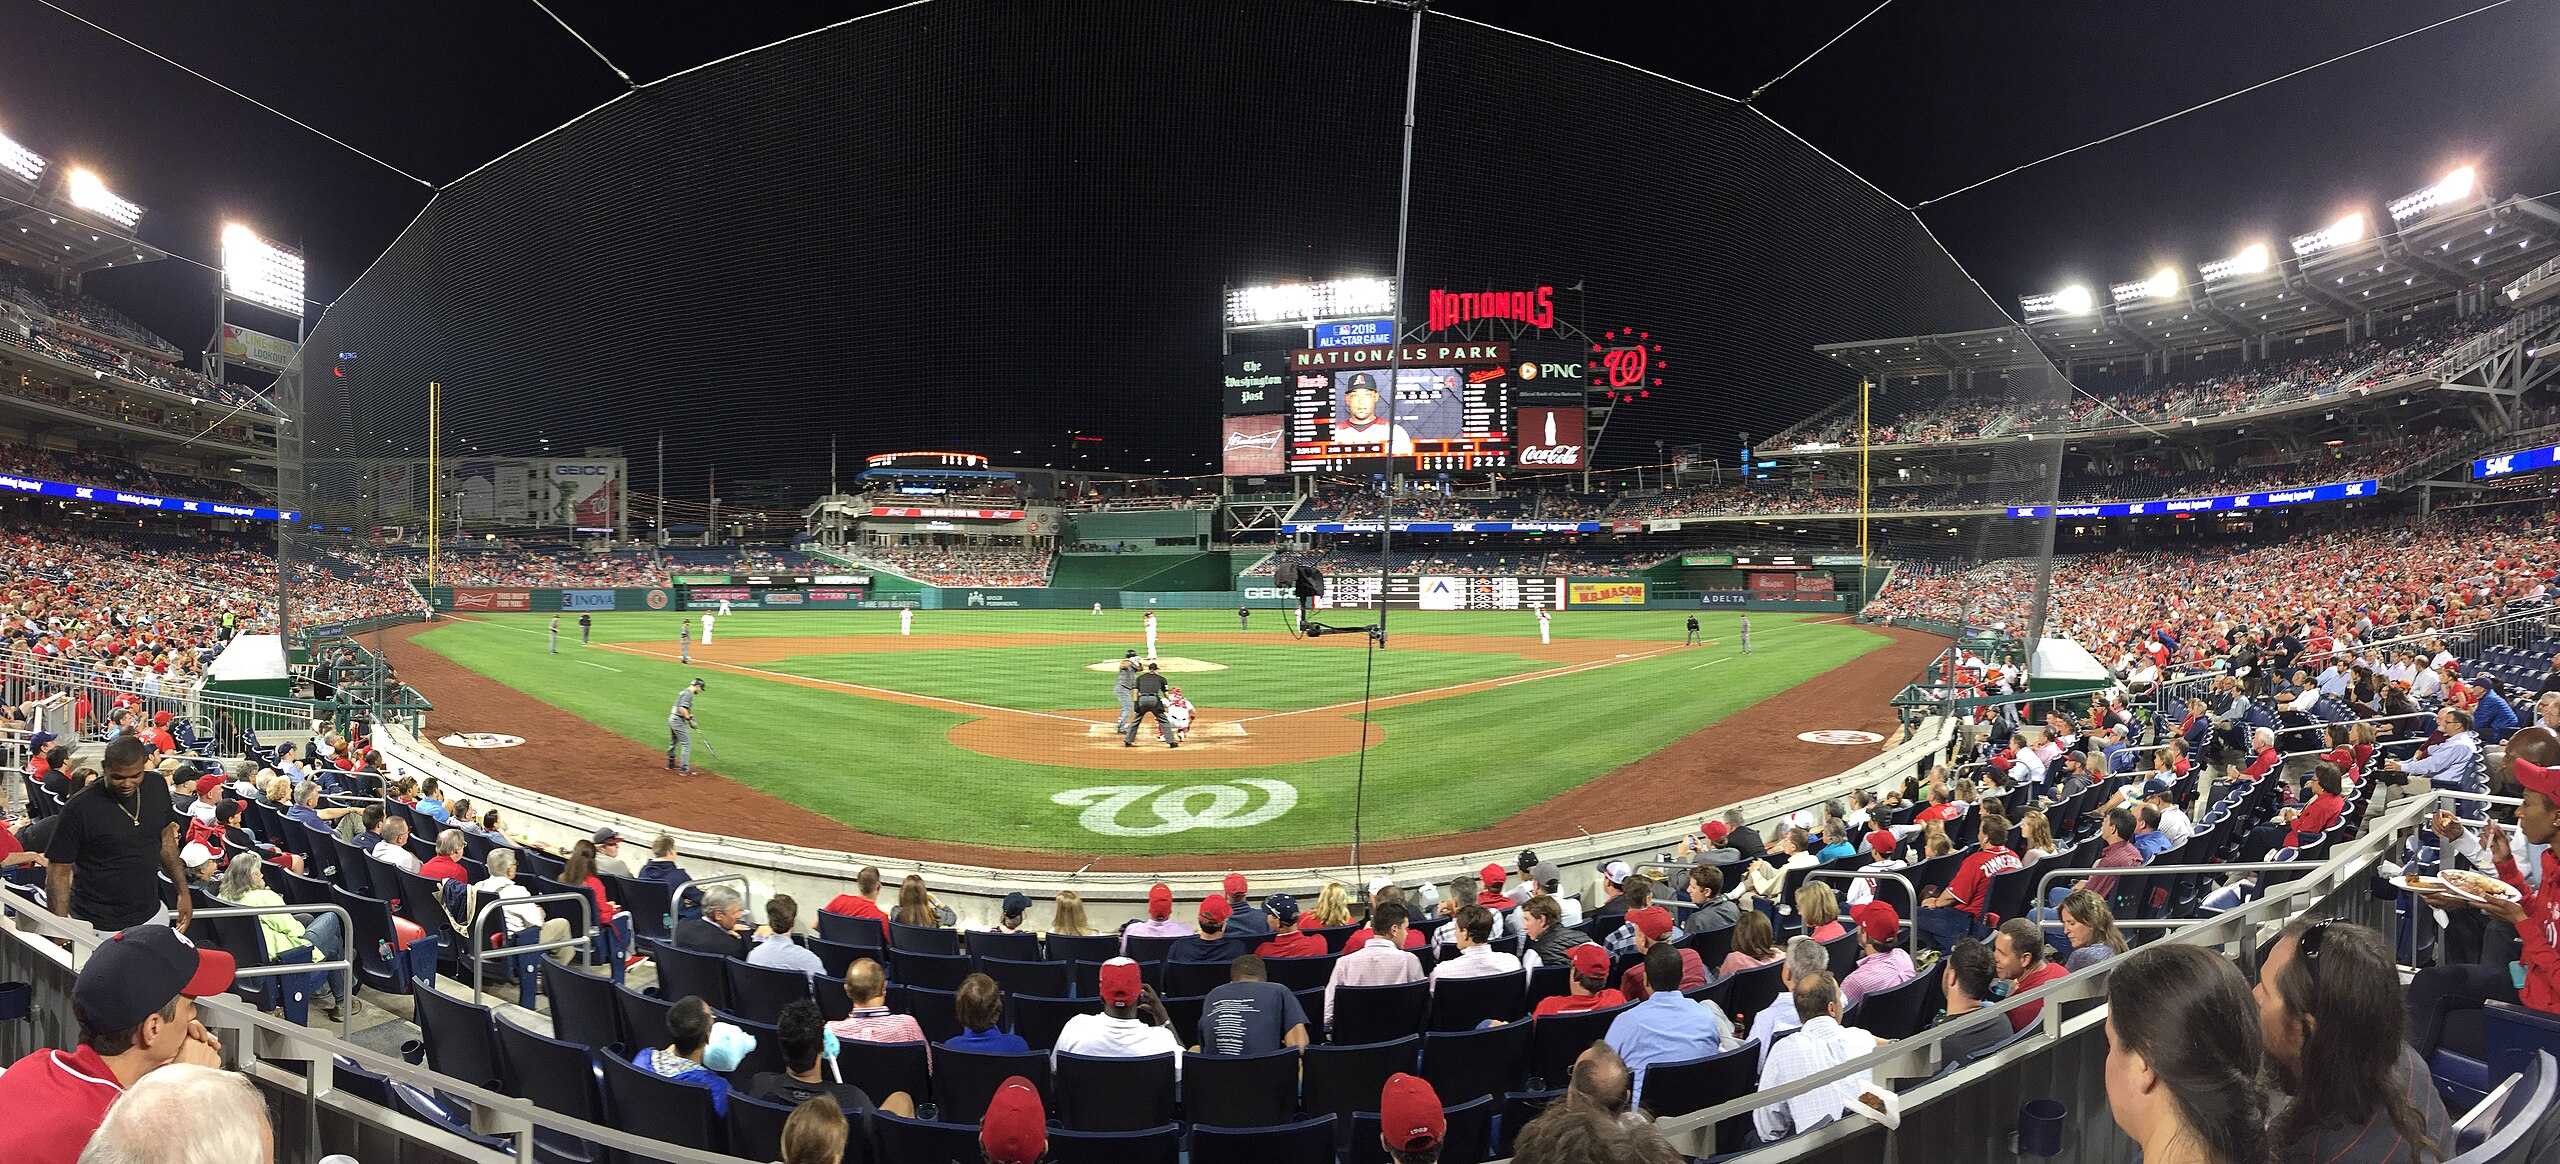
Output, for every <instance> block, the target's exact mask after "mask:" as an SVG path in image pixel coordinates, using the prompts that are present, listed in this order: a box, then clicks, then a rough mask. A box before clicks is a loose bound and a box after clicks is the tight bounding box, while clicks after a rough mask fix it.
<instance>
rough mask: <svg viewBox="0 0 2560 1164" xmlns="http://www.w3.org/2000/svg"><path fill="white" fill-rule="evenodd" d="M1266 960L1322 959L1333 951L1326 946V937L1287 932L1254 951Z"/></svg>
mask: <svg viewBox="0 0 2560 1164" xmlns="http://www.w3.org/2000/svg"><path fill="white" fill-rule="evenodd" d="M1253 952H1254V954H1255V955H1256V956H1259V957H1264V958H1321V957H1323V956H1325V955H1326V954H1330V953H1332V952H1333V950H1332V949H1331V948H1330V947H1328V946H1326V945H1325V944H1324V935H1322V934H1311V933H1308V932H1307V931H1305V930H1286V931H1283V932H1282V933H1281V934H1280V935H1279V936H1277V937H1274V938H1272V939H1271V940H1270V941H1267V942H1264V943H1262V945H1260V946H1258V947H1256V948H1255V949H1254V951H1253Z"/></svg>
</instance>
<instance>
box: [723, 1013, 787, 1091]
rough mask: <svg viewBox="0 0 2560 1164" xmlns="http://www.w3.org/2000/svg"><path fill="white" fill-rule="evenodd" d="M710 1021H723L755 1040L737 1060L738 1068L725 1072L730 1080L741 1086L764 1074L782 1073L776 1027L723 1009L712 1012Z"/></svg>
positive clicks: (780, 1040) (780, 1042) (777, 1029)
mask: <svg viewBox="0 0 2560 1164" xmlns="http://www.w3.org/2000/svg"><path fill="white" fill-rule="evenodd" d="M711 1018H712V1021H714V1022H724V1023H727V1024H729V1025H730V1026H733V1027H736V1028H738V1029H739V1030H742V1031H745V1032H746V1033H747V1034H748V1036H749V1037H751V1038H753V1039H755V1041H756V1044H755V1046H752V1047H749V1048H747V1053H746V1054H744V1055H741V1056H739V1057H738V1065H737V1066H735V1067H732V1068H730V1069H729V1072H728V1074H729V1077H730V1078H731V1079H734V1080H736V1081H737V1082H740V1083H745V1082H747V1081H749V1080H752V1079H754V1078H755V1077H756V1076H758V1075H762V1074H764V1073H765V1072H767V1071H771V1072H775V1073H777V1074H778V1073H780V1072H781V1071H782V1070H783V1066H782V1031H781V1029H780V1028H778V1027H775V1026H774V1025H773V1024H772V1023H760V1022H757V1021H755V1020H754V1019H751V1018H748V1017H746V1016H745V1015H739V1014H731V1013H729V1012H727V1011H725V1010H715V1011H712V1012H711Z"/></svg>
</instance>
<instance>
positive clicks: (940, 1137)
mask: <svg viewBox="0 0 2560 1164" xmlns="http://www.w3.org/2000/svg"><path fill="white" fill-rule="evenodd" d="M871 1130H872V1133H873V1134H874V1135H876V1136H878V1137H879V1140H880V1154H879V1156H878V1157H876V1158H877V1159H879V1160H882V1161H905V1160H921V1161H934V1162H937V1164H938V1162H939V1161H943V1160H978V1159H983V1158H984V1157H982V1156H981V1155H980V1154H979V1151H978V1126H977V1125H976V1124H951V1123H943V1122H941V1121H939V1120H911V1119H904V1118H901V1117H898V1116H893V1115H890V1114H889V1113H887V1112H874V1113H872V1116H871Z"/></svg>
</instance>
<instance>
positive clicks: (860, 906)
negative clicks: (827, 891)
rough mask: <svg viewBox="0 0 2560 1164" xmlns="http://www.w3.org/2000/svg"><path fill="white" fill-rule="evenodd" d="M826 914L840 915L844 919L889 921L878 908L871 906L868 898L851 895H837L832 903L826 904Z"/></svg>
mask: <svg viewBox="0 0 2560 1164" xmlns="http://www.w3.org/2000/svg"><path fill="white" fill-rule="evenodd" d="M827 912H828V913H840V914H843V915H844V916H846V917H876V918H879V919H880V920H881V921H887V920H889V915H888V914H885V913H882V912H880V907H879V906H878V905H875V904H873V903H872V901H871V899H870V898H868V897H862V896H859V895H857V894H851V893H839V894H837V895H836V899H835V900H834V901H830V902H828V903H827Z"/></svg>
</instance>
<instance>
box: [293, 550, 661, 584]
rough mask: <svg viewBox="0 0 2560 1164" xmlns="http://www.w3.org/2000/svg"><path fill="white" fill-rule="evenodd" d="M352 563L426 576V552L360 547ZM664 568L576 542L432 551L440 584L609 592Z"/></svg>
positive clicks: (649, 557)
mask: <svg viewBox="0 0 2560 1164" xmlns="http://www.w3.org/2000/svg"><path fill="white" fill-rule="evenodd" d="M343 556H345V557H347V558H348V559H349V560H350V561H357V562H361V563H362V564H364V565H366V566H369V567H372V568H377V569H382V570H385V571H388V572H387V573H386V574H385V575H384V576H385V577H405V578H421V579H423V578H424V577H425V576H426V572H427V556H426V551H424V550H420V549H403V550H400V551H397V552H379V551H359V552H353V553H348V554H346V555H343ZM667 574H668V570H667V567H666V565H665V564H664V563H662V562H660V561H659V560H658V557H657V555H655V554H652V553H649V552H647V551H617V552H613V553H607V554H597V553H591V552H589V551H587V550H584V549H581V548H579V547H577V546H541V545H510V546H507V547H506V548H503V549H486V548H473V549H460V548H457V549H453V550H448V551H445V552H443V553H440V554H438V555H436V577H435V581H436V585H439V586H547V587H562V588H568V589H597V590H607V589H612V588H615V587H644V586H664V585H666V584H667Z"/></svg>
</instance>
